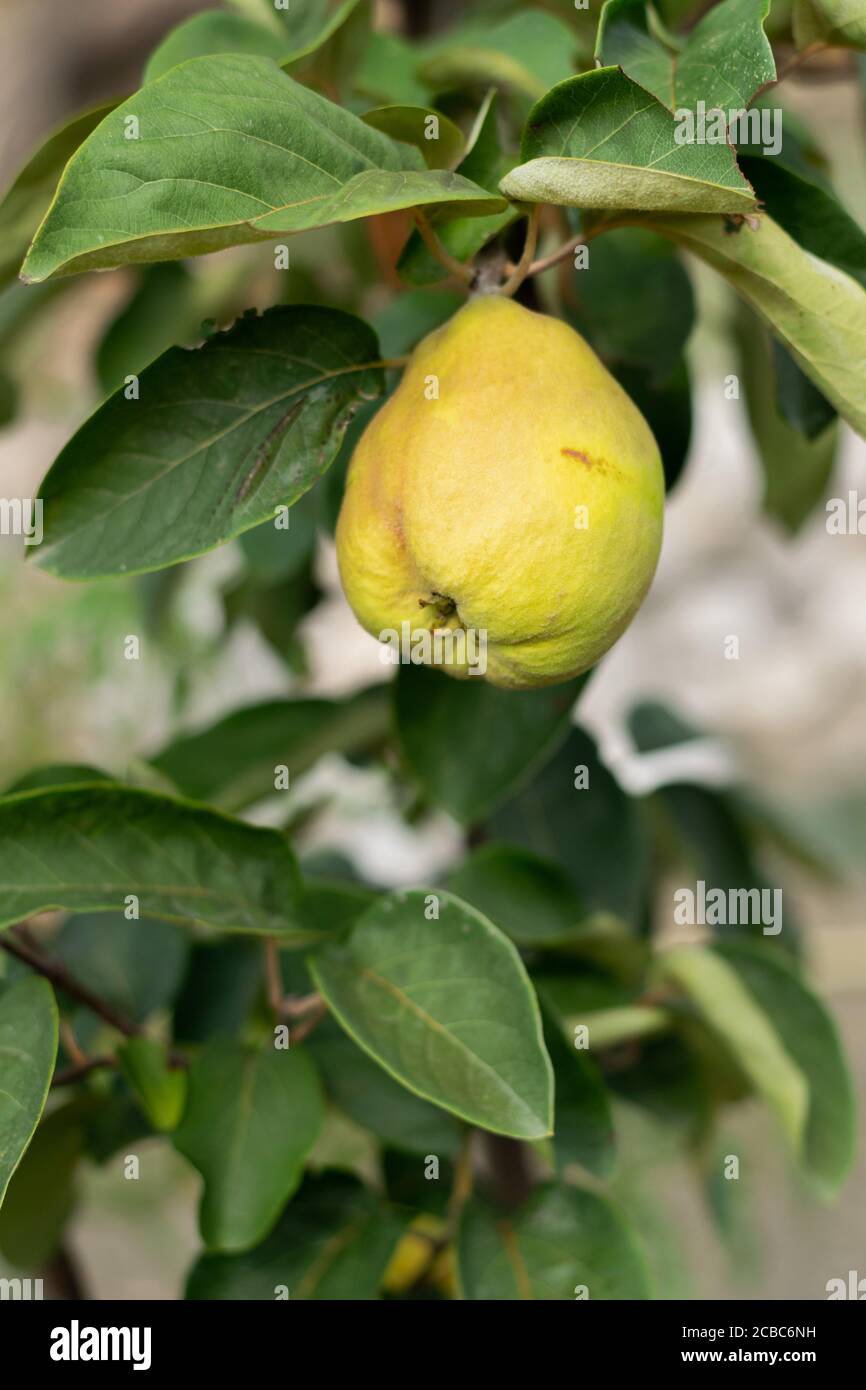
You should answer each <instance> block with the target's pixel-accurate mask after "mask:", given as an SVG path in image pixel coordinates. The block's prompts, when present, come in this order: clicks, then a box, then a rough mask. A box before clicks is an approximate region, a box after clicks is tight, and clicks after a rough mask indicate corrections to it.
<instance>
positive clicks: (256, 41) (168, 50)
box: [142, 10, 289, 82]
mask: <svg viewBox="0 0 866 1390" xmlns="http://www.w3.org/2000/svg"><path fill="white" fill-rule="evenodd" d="M288 49H289V39H288V36H287V35H285V34H282V35H281V34H278V33H277V32H276V30H275V29H273V28H271V27H270V26H269V25H264V24H257V23H256V22H255V21H254V20H252V19H245V18H244V16H243V15H236V14H226V13H225V11H224V10H202V12H201V13H200V14H194V15H192V16H191V18H189V19H185V20H184V21H183V23H182V24H178V25H177V26H176V27H175V28H174V29H172V30H171V32H170V33H169V34H168V35H167V36H166V37H165V38H164V39H163V41H162V43H161V44H160V45H159V47H158V48H156V49H154V51H153V53H152V54H151V56H150V58H149V59H148V62H147V66H146V67H145V69H144V74H143V77H142V81H143V82H153V81H155V79H156V78H157V77H162V75H163V73H166V72H168V71H169V69H170V68H174V67H177V65H178V63H185V62H186V61H187V59H188V58H204V57H207V55H208V54H212V53H252V54H255V55H256V56H258V57H260V58H273V60H274V62H275V63H280V62H282V60H283V59H284V58H285V57H287V55H288Z"/></svg>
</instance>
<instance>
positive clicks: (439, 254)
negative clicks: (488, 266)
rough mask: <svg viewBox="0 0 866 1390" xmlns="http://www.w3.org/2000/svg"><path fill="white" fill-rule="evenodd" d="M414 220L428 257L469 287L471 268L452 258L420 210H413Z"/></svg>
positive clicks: (473, 274)
mask: <svg viewBox="0 0 866 1390" xmlns="http://www.w3.org/2000/svg"><path fill="white" fill-rule="evenodd" d="M414 218H415V225H416V226H417V228H418V231H419V232H420V233H421V239H422V241H423V242H424V245H425V246H426V247H427V250H428V251H429V252H430V255H431V256H433V257H434V258H435V259H436V260H437V261H438V262H439V264H440V265H441V266H442V267H443V268H444V269H445V270H447V271H448V273H449V275H456V277H457V279H458V280H462V281H463V282H464V284H466V285H471V284H472V282H473V280H474V279H475V271H474V270H473V269H472V267H471V266H468V265H464V264H463V262H462V261H458V260H457V257H456V256H452V255H451V252H450V251H448V250H447V249H446V248H445V247H444V246H443V245H442V242H441V241H440V240H439V238H438V236H437V235H436V233H435V232H434V230H433V228H432V227H431V225H430V223H429V222H428V220H427V218H426V217H425V215H424V213H423V212H421V210H420V208H415V211H414Z"/></svg>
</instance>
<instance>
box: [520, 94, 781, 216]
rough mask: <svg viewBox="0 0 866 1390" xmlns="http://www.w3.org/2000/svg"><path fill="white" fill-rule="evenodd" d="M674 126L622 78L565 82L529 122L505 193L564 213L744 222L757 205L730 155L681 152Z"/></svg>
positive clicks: (713, 150) (686, 148) (722, 149)
mask: <svg viewBox="0 0 866 1390" xmlns="http://www.w3.org/2000/svg"><path fill="white" fill-rule="evenodd" d="M677 130H678V127H677V124H676V122H675V120H674V117H673V115H672V113H671V112H670V111H668V110H667V108H666V107H664V106H662V104H661V103H660V102H659V101H657V100H656V98H655V97H653V96H652V95H651V94H650V93H649V92H646V91H644V89H643V87H639V86H638V84H637V83H636V82H632V80H631V79H630V78H629V77H626V75H625V74H624V73H623V72H620V70H619V69H618V68H613V67H606V68H597V69H596V70H595V71H594V72H585V73H582V74H581V75H580V77H574V78H572V79H571V80H570V81H567V82H560V83H559V85H558V86H556V87H554V88H553V89H552V90H551V91H550V92H548V93H547V95H546V96H544V97H542V99H541V101H539V102H537V103H536V105H535V106H534V107H533V108H532V111H531V112H530V115H529V121H528V123H527V126H526V130H525V131H524V135H523V143H522V145H521V150H520V156H521V159H522V160H523V163H522V164H520V165H518V167H517V168H516V169H513V170H512V171H511V173H510V174H506V176H505V178H504V179H503V180H502V181H501V183H500V185H499V186H500V188H501V189H502V191H503V193H505V194H506V195H507V196H508V197H509V198H516V199H519V200H522V201H525V202H543V203H557V204H560V205H562V206H565V207H580V208H606V209H611V210H617V209H629V208H640V209H648V210H649V209H652V210H659V211H663V210H673V209H676V210H677V211H679V212H726V213H735V212H740V213H746V212H749V211H751V210H752V209H753V208H754V207H755V198H754V195H753V193H752V190H751V188H750V187H749V185H748V184H747V182H746V180H745V179H744V178H743V176H742V175H741V174H740V172H739V170H738V168H737V163H736V160H735V158H734V153H733V150H731V149H730V148H729V146H728V145H708V144H701V145H698V144H678V143H677V140H676V138H675V135H676V132H677Z"/></svg>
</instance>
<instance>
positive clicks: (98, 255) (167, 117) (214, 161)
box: [23, 54, 498, 280]
mask: <svg viewBox="0 0 866 1390" xmlns="http://www.w3.org/2000/svg"><path fill="white" fill-rule="evenodd" d="M128 118H135V122H137V125H136V124H135V123H130V120H128ZM136 131H137V134H135V132H136ZM130 132H132V134H130ZM423 163H424V162H423V159H422V158H421V155H420V154H419V153H418V151H417V150H415V149H413V148H412V147H411V146H408V145H402V144H398V143H397V142H395V141H393V140H390V139H389V138H388V137H387V136H385V135H382V134H380V133H379V132H378V131H375V130H373V129H372V128H371V127H370V126H367V125H365V124H364V122H363V121H361V120H359V119H358V117H357V116H354V115H352V113H351V112H349V111H346V110H343V109H342V108H341V107H339V106H336V105H334V103H333V102H330V101H328V100H327V99H326V98H325V97H322V96H320V95H319V94H318V93H316V92H313V91H311V90H310V89H309V88H307V87H303V86H301V85H299V84H298V83H297V82H294V81H293V80H292V79H291V78H290V77H287V76H286V74H285V73H283V72H281V71H280V70H279V68H277V67H276V66H275V65H274V64H273V63H272V62H270V61H269V60H268V59H266V58H254V57H248V56H244V55H242V54H218V55H216V56H213V57H205V58H193V59H191V60H190V61H189V62H186V63H182V64H181V65H180V67H177V68H172V69H171V70H170V71H169V72H167V73H165V74H164V75H163V76H162V77H159V78H157V79H156V81H154V82H151V83H149V84H148V85H147V86H146V87H144V88H142V90H141V91H140V92H136V94H135V95H134V96H132V97H130V98H129V99H128V100H127V101H125V102H123V103H122V105H120V106H119V107H118V108H117V109H116V110H114V111H112V112H111V113H110V115H109V116H108V117H107V118H106V119H105V120H104V121H103V123H102V124H101V125H100V126H99V127H98V128H97V129H96V130H95V131H94V132H93V134H92V135H91V136H89V137H88V139H87V140H85V142H84V144H83V145H82V146H81V148H80V149H79V150H78V151H77V152H76V154H75V155H74V156H73V158H72V159H71V160H70V162H69V164H68V165H67V167H66V170H65V171H64V174H63V177H62V179H61V181H60V184H59V187H58V189H57V193H56V194H55V198H54V201H53V203H52V205H51V207H50V209H49V211H48V213H47V214H46V217H45V219H44V221H43V222H42V225H41V226H40V228H39V230H38V232H37V234H36V238H35V240H34V242H33V245H32V246H31V248H30V252H29V254H28V257H27V261H26V263H25V266H24V271H23V274H24V276H25V278H27V279H28V280H44V279H46V278H47V277H48V276H49V275H57V274H70V273H72V272H75V271H79V270H99V269H106V268H109V267H112V266H117V265H125V264H128V263H130V262H133V261H156V260H171V259H175V258H177V257H181V256H195V255H202V254H204V253H206V252H209V251H218V250H221V249H222V248H223V247H226V246H236V245H239V244H241V243H243V242H251V241H260V240H263V239H264V240H267V239H274V238H276V237H277V236H279V235H281V234H284V233H290V232H298V231H303V230H306V229H307V228H310V227H323V226H326V225H327V224H328V223H331V222H346V221H351V220H352V219H354V218H357V217H367V216H369V215H371V214H372V213H380V212H388V211H392V210H394V209H397V208H407V207H414V206H416V205H418V204H427V203H440V202H445V203H450V202H466V203H467V204H477V205H478V206H479V208H480V210H481V211H484V212H493V211H496V209H497V202H498V200H496V199H494V198H491V196H490V195H489V194H488V193H486V192H485V191H484V190H483V189H479V188H476V187H475V185H474V184H471V183H469V181H468V180H466V179H463V178H461V177H459V176H458V175H456V174H451V173H448V172H443V171H437V170H426V171H425V170H424V167H423Z"/></svg>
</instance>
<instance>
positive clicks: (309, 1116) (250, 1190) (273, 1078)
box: [174, 1040, 324, 1250]
mask: <svg viewBox="0 0 866 1390" xmlns="http://www.w3.org/2000/svg"><path fill="white" fill-rule="evenodd" d="M323 1117H324V1104H323V1099H322V1089H321V1083H320V1081H319V1078H318V1074H317V1072H316V1069H315V1067H314V1066H313V1064H312V1062H311V1061H310V1058H309V1056H308V1055H307V1053H305V1052H304V1051H303V1049H301V1048H290V1049H288V1050H285V1051H280V1050H278V1049H276V1048H275V1047H273V1046H267V1047H265V1048H260V1049H259V1048H255V1049H254V1048H251V1047H245V1046H243V1045H242V1044H240V1043H237V1042H232V1041H229V1040H225V1041H217V1042H213V1043H210V1044H209V1045H208V1046H207V1047H206V1048H205V1050H204V1052H203V1053H201V1055H200V1056H199V1057H197V1058H196V1060H195V1061H194V1062H193V1064H192V1066H191V1068H190V1071H189V1099H188V1101H187V1107H186V1111H185V1114H184V1117H183V1120H182V1121H181V1125H180V1128H179V1129H178V1130H176V1131H175V1134H174V1144H175V1147H176V1148H177V1149H178V1150H179V1151H180V1153H182V1154H183V1155H184V1156H185V1157H186V1158H188V1159H189V1160H190V1162H191V1163H192V1164H194V1166H195V1167H196V1168H197V1169H198V1170H199V1172H200V1173H201V1175H202V1177H203V1178H204V1183H205V1188H204V1195H203V1197H202V1204H201V1212H200V1218H199V1220H200V1226H201V1233H202V1239H203V1240H204V1242H205V1244H206V1245H207V1247H208V1249H211V1250H245V1249H247V1248H249V1247H250V1246H251V1245H255V1244H256V1243H257V1242H258V1241H260V1240H262V1239H263V1238H264V1237H265V1236H266V1235H267V1234H268V1232H269V1231H270V1230H271V1228H272V1227H273V1225H274V1223H275V1222H276V1220H277V1218H278V1217H279V1214H280V1212H281V1211H282V1209H283V1207H284V1206H285V1204H286V1202H287V1201H288V1200H289V1198H290V1197H291V1196H292V1193H293V1192H294V1191H295V1189H296V1188H297V1187H298V1185H299V1183H300V1181H301V1178H302V1176H303V1171H304V1161H305V1159H306V1157H307V1154H308V1153H309V1152H310V1149H311V1148H312V1147H313V1145H314V1144H315V1142H316V1139H317V1138H318V1135H319V1130H320V1129H321V1127H322V1120H323Z"/></svg>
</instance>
